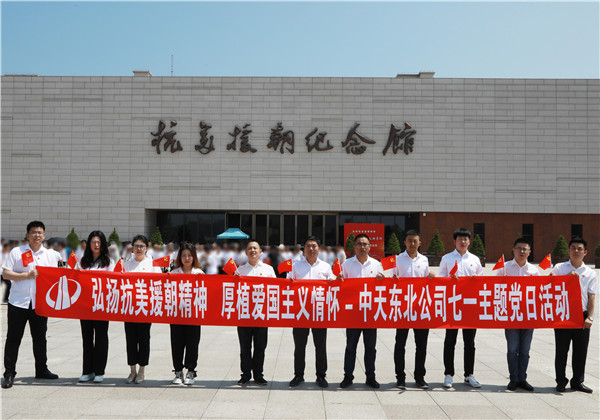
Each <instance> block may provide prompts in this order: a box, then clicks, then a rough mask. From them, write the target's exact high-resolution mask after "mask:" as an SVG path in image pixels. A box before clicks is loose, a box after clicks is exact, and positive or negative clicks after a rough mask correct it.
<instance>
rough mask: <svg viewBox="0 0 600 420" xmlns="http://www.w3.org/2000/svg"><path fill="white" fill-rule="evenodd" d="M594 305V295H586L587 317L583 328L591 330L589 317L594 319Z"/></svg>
mask: <svg viewBox="0 0 600 420" xmlns="http://www.w3.org/2000/svg"><path fill="white" fill-rule="evenodd" d="M595 303H596V295H595V294H593V293H588V305H587V313H588V316H587V318H586V319H585V322H584V323H583V328H592V322H593V321H592V320H591V319H590V317H592V318H594V306H595Z"/></svg>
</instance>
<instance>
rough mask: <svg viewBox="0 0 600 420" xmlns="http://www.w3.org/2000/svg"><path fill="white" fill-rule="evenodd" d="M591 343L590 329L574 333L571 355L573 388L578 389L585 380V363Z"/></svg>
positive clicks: (582, 329)
mask: <svg viewBox="0 0 600 420" xmlns="http://www.w3.org/2000/svg"><path fill="white" fill-rule="evenodd" d="M589 341H590V329H589V328H581V329H578V330H575V331H574V333H573V354H572V355H571V366H572V367H573V378H572V379H571V387H573V388H577V387H578V386H579V385H580V384H582V383H583V382H584V380H585V362H586V359H587V351H588V345H589Z"/></svg>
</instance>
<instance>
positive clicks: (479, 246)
mask: <svg viewBox="0 0 600 420" xmlns="http://www.w3.org/2000/svg"><path fill="white" fill-rule="evenodd" d="M469 252H470V253H471V254H474V255H477V256H478V257H485V248H484V247H483V242H482V241H481V238H480V237H479V235H475V238H473V243H472V244H471V248H469Z"/></svg>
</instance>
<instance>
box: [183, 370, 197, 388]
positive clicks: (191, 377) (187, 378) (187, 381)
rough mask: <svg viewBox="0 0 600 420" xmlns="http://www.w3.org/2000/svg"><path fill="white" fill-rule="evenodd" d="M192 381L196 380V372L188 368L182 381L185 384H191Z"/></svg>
mask: <svg viewBox="0 0 600 420" xmlns="http://www.w3.org/2000/svg"><path fill="white" fill-rule="evenodd" d="M194 382H196V374H195V373H194V371H193V370H188V373H187V374H186V375H185V379H184V380H183V383H184V384H185V385H192V384H193V383H194Z"/></svg>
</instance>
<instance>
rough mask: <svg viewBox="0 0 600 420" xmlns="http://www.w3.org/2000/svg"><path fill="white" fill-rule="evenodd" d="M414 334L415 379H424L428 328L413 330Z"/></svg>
mask: <svg viewBox="0 0 600 420" xmlns="http://www.w3.org/2000/svg"><path fill="white" fill-rule="evenodd" d="M413 334H414V336H415V372H414V374H415V379H416V380H419V379H420V380H425V374H426V373H427V370H426V369H425V360H426V359H427V340H428V338H429V330H428V329H415V330H413Z"/></svg>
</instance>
